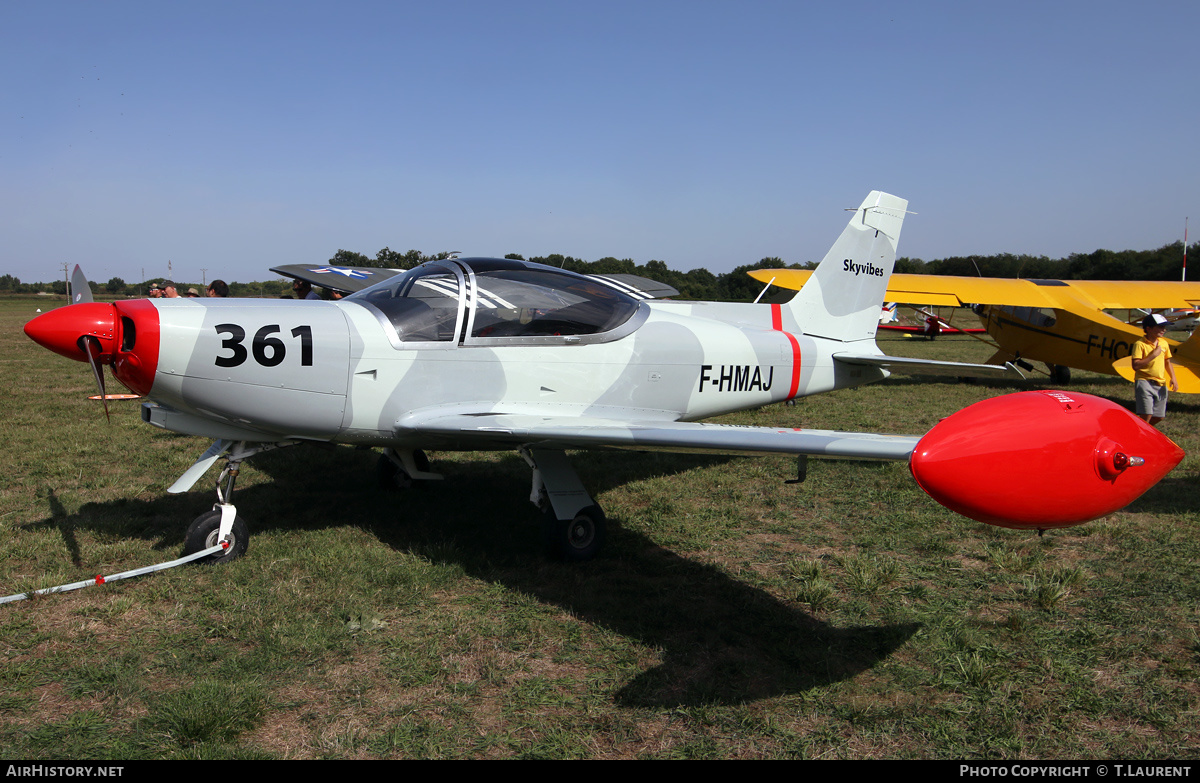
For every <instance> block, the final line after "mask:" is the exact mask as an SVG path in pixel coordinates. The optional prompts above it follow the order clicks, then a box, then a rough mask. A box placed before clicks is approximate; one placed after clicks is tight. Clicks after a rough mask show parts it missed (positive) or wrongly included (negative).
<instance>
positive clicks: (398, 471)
mask: <svg viewBox="0 0 1200 783" xmlns="http://www.w3.org/2000/svg"><path fill="white" fill-rule="evenodd" d="M413 462H415V463H416V465H417V470H419V471H422V472H428V471H429V457H427V456H425V452H423V451H421V450H420V449H417V450H416V451H414V452H413ZM375 478H376V479H377V480H378V481H379V488H380V489H382V490H385V491H387V492H396V491H398V490H402V489H408V488H409V487H411V486H412V485H413V479H412V476H410V475H408V473H406V472H405V470H404V468H402V467H400V466H399V465H397V464H396V463H395V462H393V461H392V459H391V458H390V457H389V456H388V455H387V454H380V455H379V461H378V462H376V463H375Z"/></svg>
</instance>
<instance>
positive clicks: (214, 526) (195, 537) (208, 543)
mask: <svg viewBox="0 0 1200 783" xmlns="http://www.w3.org/2000/svg"><path fill="white" fill-rule="evenodd" d="M220 531H221V512H220V511H217V510H214V511H209V512H207V513H205V514H201V515H200V516H198V517H196V519H195V520H193V521H192V524H190V525H188V529H187V534H186V535H185V536H184V537H183V554H184V555H185V556H186V555H194V554H196V553H197V552H202V551H204V550H205V549H208V548H209V547H213V546H216V545H217V543H218V541H217V534H218V533H219V532H220ZM229 535H230V538H231V539H232V540H231V541H230V542H229V548H228V549H226V550H225V552H224V553H223V554H215V555H209V556H208V557H204V558H201V559H199V560H197V561H195V562H197V563H204V564H205V565H216V564H218V563H228V562H230V561H231V560H237V559H238V558H239V557H241V556H242V555H244V554H246V547H248V546H249V545H250V528H248V527H246V523H245V521H243V520H242V518H241V517H234V518H233V529H232V530H231V531H229Z"/></svg>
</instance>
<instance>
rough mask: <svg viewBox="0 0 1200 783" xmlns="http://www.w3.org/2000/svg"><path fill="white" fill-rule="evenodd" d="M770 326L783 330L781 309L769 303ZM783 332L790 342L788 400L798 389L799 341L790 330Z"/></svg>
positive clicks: (779, 330)
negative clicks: (790, 370)
mask: <svg viewBox="0 0 1200 783" xmlns="http://www.w3.org/2000/svg"><path fill="white" fill-rule="evenodd" d="M771 328H772V329H774V330H775V331H777V332H783V311H782V309H781V307H780V305H777V304H773V305H771ZM783 333H784V334H785V335H787V338H788V342H789V343H791V344H792V386H791V389H789V390H788V396H787V398H788V399H789V400H790V399H792V398H793V397H795V396H796V392H797V391H799V390H800V341H799V340H797V339H796V335H794V334H792V333H791V332H783Z"/></svg>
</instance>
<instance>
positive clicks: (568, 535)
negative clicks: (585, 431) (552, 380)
mask: <svg viewBox="0 0 1200 783" xmlns="http://www.w3.org/2000/svg"><path fill="white" fill-rule="evenodd" d="M296 442H297V441H283V442H279V443H253V444H247V443H245V442H240V441H239V442H238V443H236V444H233V445H232V448H231V449H230V450H229V454H228V455H227V456H226V457H225V459H226V463H225V468H224V469H223V470H222V471H221V475H220V477H219V478H218V479H217V502H216V503H214V504H213V507H212V510H211V511H206V512H205V513H203V514H201V515H200V516H198V517H196V519H195V520H193V521H192V524H191V525H189V526H188V529H187V534H186V535H185V536H184V544H183V554H184V555H185V556H186V555H192V554H196V553H197V552H202V551H203V550H205V549H208V548H210V547H214V546H217V545H218V544H221V543H225V544H227V546H226V547H225V551H224V552H222V553H219V554H214V555H210V556H208V557H205V558H203V559H202V560H200V561H198V562H202V563H210V564H215V563H228V562H230V561H232V560H236V559H237V558H239V557H241V556H242V555H244V554H245V553H246V549H247V547H248V546H249V543H250V529H249V527H248V526H247V525H246V521H245V520H244V519H242V518H241V517H240V516H238V513H237V508H236V507H235V506H234V504H233V490H234V486H235V485H236V483H237V476H238V471H239V469H240V467H241V464H242V462H243V461H244V460H246V459H248V458H250V457H252V456H254V455H255V454H258V453H260V452H263V451H271V450H273V449H277V448H281V447H283V446H291V445H295V443H296ZM228 447H229V443H228V441H219V442H218V443H217V444H214V448H213V449H210V450H209V451H208V452H206V455H205V456H204V457H202V458H201V460H199V461H197V465H196V466H193V470H192V471H189V473H190V474H191V477H189V478H186V479H181V480H180V482H177V485H178V486H180V487H181V488H178V489H177V488H176V487H172V491H176V492H179V491H182V492H186V491H187V489H188V487H190V486H191V482H193V481H195V479H196V478H198V477H199V472H202V471H203V470H204V469H205V468H206V467H207V466H208V465H211V464H212V462H213V461H215V460H217V459H219V455H220V454H221V453H223V452H224V450H225V449H226V448H228ZM520 453H521V456H522V457H523V458H524V460H525V462H526V463H527V464H528V465H529V467H530V468H531V469H532V470H533V487H532V491H531V492H530V496H529V500H530V501H531V502H532V503H533V504H534V505H535V506H537V507H538V508H539V509H540V510H541V511H542V531H543V535H544V538H545V543H546V548H547V550H548V551H549V553H550V554H551V555H552V556H553V557H555V558H558V559H560V560H566V561H572V562H581V561H585V560H591V559H592V558H593V557H595V556H596V554H597V553H598V552H599V551H600V550H601V548H603V546H604V542H605V539H606V538H607V533H608V522H607V520H606V519H605V517H604V511H603V509H601V508H600V504H598V503H597V502H596V501H595V500H593V499H592V496H591V495H589V494H588V491H587V490H586V489H585V488H584V486H583V483H582V482H580V480H579V476H578V475H576V473H575V469H574V468H572V467H571V463H570V461H569V460H568V459H567V455H566V453H565V452H564V451H562V450H558V449H534V448H527V447H522V448H521V450H520ZM206 462H207V465H206V464H205V463H206ZM198 471H199V472H198ZM376 475H377V478H378V479H379V483H380V485H381V486H382V487H384V488H385V489H403V488H407V487H409V486H411V485H412V483H413V481H414V480H417V479H419V480H429V479H440V478H442V476H441V474H439V473H433V472H431V471H430V470H429V459H428V457H426V456H425V453H424V452H423V451H420V450H415V449H414V450H397V449H393V448H388V449H385V450H384V452H383V454H382V455H380V458H379V462H378V463H377V464H376Z"/></svg>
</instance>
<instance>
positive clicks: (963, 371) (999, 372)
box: [833, 353, 1025, 381]
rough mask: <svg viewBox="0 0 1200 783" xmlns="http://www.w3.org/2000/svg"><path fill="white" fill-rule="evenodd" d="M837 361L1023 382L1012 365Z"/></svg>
mask: <svg viewBox="0 0 1200 783" xmlns="http://www.w3.org/2000/svg"><path fill="white" fill-rule="evenodd" d="M833 360H834V361H835V362H842V363H843V364H857V365H866V366H869V367H882V368H883V369H885V370H889V371H891V372H895V373H900V374H901V375H952V376H955V377H958V378H966V377H972V378H1008V379H1010V380H1014V381H1023V380H1025V376H1024V375H1023V374H1021V371H1020V370H1018V369H1017V368H1016V367H1015V366H1014V365H1013V363H1012V362H1005V363H1004V366H1002V367H1001V366H999V365H995V364H968V363H966V362H938V361H933V360H931V359H909V358H906V357H903V356H880V355H879V354H852V353H835V354H834V355H833Z"/></svg>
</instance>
